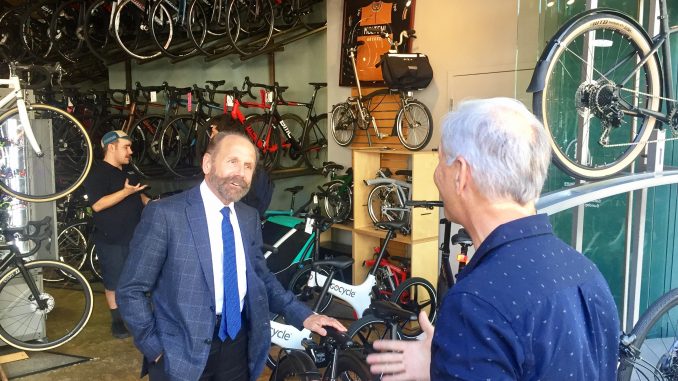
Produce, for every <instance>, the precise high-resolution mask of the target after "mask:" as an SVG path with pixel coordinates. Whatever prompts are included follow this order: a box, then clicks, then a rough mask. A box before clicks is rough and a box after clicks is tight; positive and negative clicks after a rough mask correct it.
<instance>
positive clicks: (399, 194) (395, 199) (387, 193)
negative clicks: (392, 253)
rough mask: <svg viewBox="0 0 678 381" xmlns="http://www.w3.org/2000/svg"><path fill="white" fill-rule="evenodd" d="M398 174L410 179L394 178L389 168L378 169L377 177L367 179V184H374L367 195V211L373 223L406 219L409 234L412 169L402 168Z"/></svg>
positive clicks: (406, 232)
mask: <svg viewBox="0 0 678 381" xmlns="http://www.w3.org/2000/svg"><path fill="white" fill-rule="evenodd" d="M395 174H396V175H398V176H405V177H406V178H407V179H408V181H402V180H396V179H392V178H391V176H392V175H393V174H392V173H391V171H390V170H389V169H388V168H381V169H379V170H378V171H377V177H376V178H375V179H369V180H365V184H367V185H374V188H372V190H371V191H370V193H369V195H368V196H367V212H368V214H369V216H370V219H371V220H372V222H373V223H375V224H376V223H377V222H383V221H405V222H407V226H408V229H407V230H406V231H405V232H404V234H409V222H410V217H411V214H412V213H411V210H410V208H409V207H407V205H406V202H407V201H408V200H409V199H410V195H411V190H412V184H411V180H409V179H411V178H412V171H411V170H406V169H401V170H397V171H396V172H395Z"/></svg>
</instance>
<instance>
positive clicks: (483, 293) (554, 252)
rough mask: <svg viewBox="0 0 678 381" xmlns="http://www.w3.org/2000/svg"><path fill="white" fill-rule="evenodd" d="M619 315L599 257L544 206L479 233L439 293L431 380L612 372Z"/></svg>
mask: <svg viewBox="0 0 678 381" xmlns="http://www.w3.org/2000/svg"><path fill="white" fill-rule="evenodd" d="M619 327H620V326H619V318H618V314H617V307H616V306H615V303H614V300H613V298H612V294H611V293H610V289H609V287H608V285H607V282H606V281H605V279H604V278H603V276H602V275H601V274H600V272H599V271H598V269H597V268H596V266H595V265H594V264H593V263H592V262H591V261H590V260H589V259H587V258H586V257H585V256H583V255H581V254H580V253H578V252H577V251H575V250H574V249H573V248H571V247H570V246H568V245H567V244H566V243H564V242H563V241H561V240H560V239H558V238H557V237H556V236H555V235H554V234H553V230H552V227H551V225H550V223H549V221H548V217H547V216H546V215H536V216H530V217H525V218H521V219H518V220H515V221H511V222H509V223H506V224H504V225H501V226H499V227H498V228H496V229H495V230H494V231H493V232H492V233H491V234H490V235H489V236H488V237H487V239H485V241H483V243H482V244H481V245H480V247H479V248H478V250H477V251H476V253H475V255H474V256H473V258H472V259H471V261H470V262H469V264H468V265H467V266H466V267H465V268H464V270H463V271H462V272H461V273H460V274H459V277H458V283H457V284H456V285H455V286H454V287H453V288H452V289H451V290H450V291H449V292H448V294H447V296H446V297H445V299H444V301H443V303H442V306H441V310H440V315H439V318H438V322H437V324H436V329H435V334H434V336H433V345H432V348H431V352H432V353H431V355H432V357H431V379H432V380H614V379H615V377H616V366H617V353H618V345H619V344H618V341H619V334H620V328H619Z"/></svg>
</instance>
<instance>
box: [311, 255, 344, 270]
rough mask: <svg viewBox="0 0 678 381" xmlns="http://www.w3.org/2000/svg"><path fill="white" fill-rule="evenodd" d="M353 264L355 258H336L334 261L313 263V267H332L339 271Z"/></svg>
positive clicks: (327, 260)
mask: <svg viewBox="0 0 678 381" xmlns="http://www.w3.org/2000/svg"><path fill="white" fill-rule="evenodd" d="M352 264H353V258H349V257H336V258H333V259H323V260H322V261H315V262H313V267H318V266H331V267H335V268H337V269H339V270H343V269H345V268H348V267H349V266H351V265H352Z"/></svg>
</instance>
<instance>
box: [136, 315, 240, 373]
mask: <svg viewBox="0 0 678 381" xmlns="http://www.w3.org/2000/svg"><path fill="white" fill-rule="evenodd" d="M244 315H245V314H244V313H243V314H242V325H241V327H240V331H239V332H238V334H237V335H236V336H235V338H234V339H231V338H229V337H227V338H226V340H225V341H221V339H220V338H219V324H220V322H221V316H218V317H217V323H216V326H215V328H214V335H213V336H212V343H211V347H210V354H209V357H208V358H207V364H206V365H205V370H203V372H202V375H201V376H200V378H199V381H248V380H249V367H248V361H247V349H248V342H247V340H248V335H247V325H246V323H247V319H245V316H244ZM163 358H164V357H161V358H160V360H159V361H158V362H157V363H149V364H148V376H149V381H165V380H168V379H169V377H167V375H166V373H165V366H164V362H163Z"/></svg>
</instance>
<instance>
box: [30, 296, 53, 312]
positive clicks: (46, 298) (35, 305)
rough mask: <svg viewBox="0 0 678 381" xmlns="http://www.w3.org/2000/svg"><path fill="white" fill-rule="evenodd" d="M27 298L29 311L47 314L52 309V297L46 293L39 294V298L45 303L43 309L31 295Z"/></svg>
mask: <svg viewBox="0 0 678 381" xmlns="http://www.w3.org/2000/svg"><path fill="white" fill-rule="evenodd" d="M29 300H30V301H31V305H30V308H31V311H32V312H34V313H36V314H38V315H47V314H48V313H50V312H51V311H52V310H53V309H54V297H53V296H52V295H50V294H48V293H45V292H43V293H42V294H40V300H41V301H43V302H45V303H46V304H47V305H46V306H45V308H44V309H43V308H40V306H39V305H38V301H37V300H35V299H34V298H33V297H32V296H31V297H30V298H29Z"/></svg>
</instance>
